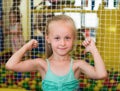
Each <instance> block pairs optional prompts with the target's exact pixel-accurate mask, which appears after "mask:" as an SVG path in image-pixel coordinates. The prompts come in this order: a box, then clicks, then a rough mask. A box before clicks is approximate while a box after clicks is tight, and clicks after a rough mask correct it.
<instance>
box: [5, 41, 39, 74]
mask: <svg viewBox="0 0 120 91" xmlns="http://www.w3.org/2000/svg"><path fill="white" fill-rule="evenodd" d="M37 46H38V42H37V41H36V40H31V41H29V42H28V43H26V44H25V45H24V46H23V47H22V48H21V49H19V50H18V51H17V52H16V53H14V54H13V55H12V56H11V58H10V59H9V60H8V62H7V63H6V68H7V69H9V70H13V71H17V72H30V71H36V70H37V69H38V64H39V63H38V62H39V61H37V60H38V59H35V60H34V61H33V60H31V59H29V60H25V61H22V57H23V56H24V55H25V53H26V52H27V51H28V50H31V49H32V48H36V47H37Z"/></svg>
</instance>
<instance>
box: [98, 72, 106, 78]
mask: <svg viewBox="0 0 120 91" xmlns="http://www.w3.org/2000/svg"><path fill="white" fill-rule="evenodd" d="M107 77H108V74H107V72H105V73H103V74H100V75H99V76H98V79H101V80H102V79H106V78H107Z"/></svg>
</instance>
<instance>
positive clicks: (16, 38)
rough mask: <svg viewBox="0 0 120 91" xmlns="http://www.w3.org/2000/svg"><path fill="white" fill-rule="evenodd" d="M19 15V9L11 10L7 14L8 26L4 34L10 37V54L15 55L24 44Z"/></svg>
mask: <svg viewBox="0 0 120 91" xmlns="http://www.w3.org/2000/svg"><path fill="white" fill-rule="evenodd" d="M20 20H21V14H20V10H19V8H17V7H16V8H11V9H10V12H9V21H10V25H9V28H8V31H7V32H5V34H9V35H10V43H11V46H12V52H13V53H15V52H16V51H17V50H18V49H19V48H21V47H22V46H23V44H24V39H23V36H22V25H21V21H20Z"/></svg>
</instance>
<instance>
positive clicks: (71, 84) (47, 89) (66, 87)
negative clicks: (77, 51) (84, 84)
mask: <svg viewBox="0 0 120 91" xmlns="http://www.w3.org/2000/svg"><path fill="white" fill-rule="evenodd" d="M47 64H48V71H47V73H46V76H45V78H44V79H43V80H42V89H43V91H77V89H78V87H79V81H78V80H77V79H76V78H75V76H74V72H73V70H72V65H73V59H71V63H70V70H69V72H68V73H67V74H66V75H64V76H57V75H55V74H54V73H53V72H52V71H51V70H50V63H49V60H48V59H47Z"/></svg>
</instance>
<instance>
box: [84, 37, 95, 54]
mask: <svg viewBox="0 0 120 91" xmlns="http://www.w3.org/2000/svg"><path fill="white" fill-rule="evenodd" d="M82 45H83V46H84V47H85V52H92V51H93V50H94V49H95V48H96V46H95V43H94V41H93V40H92V39H91V38H90V37H89V38H86V39H85V40H84V41H83V43H82Z"/></svg>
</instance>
